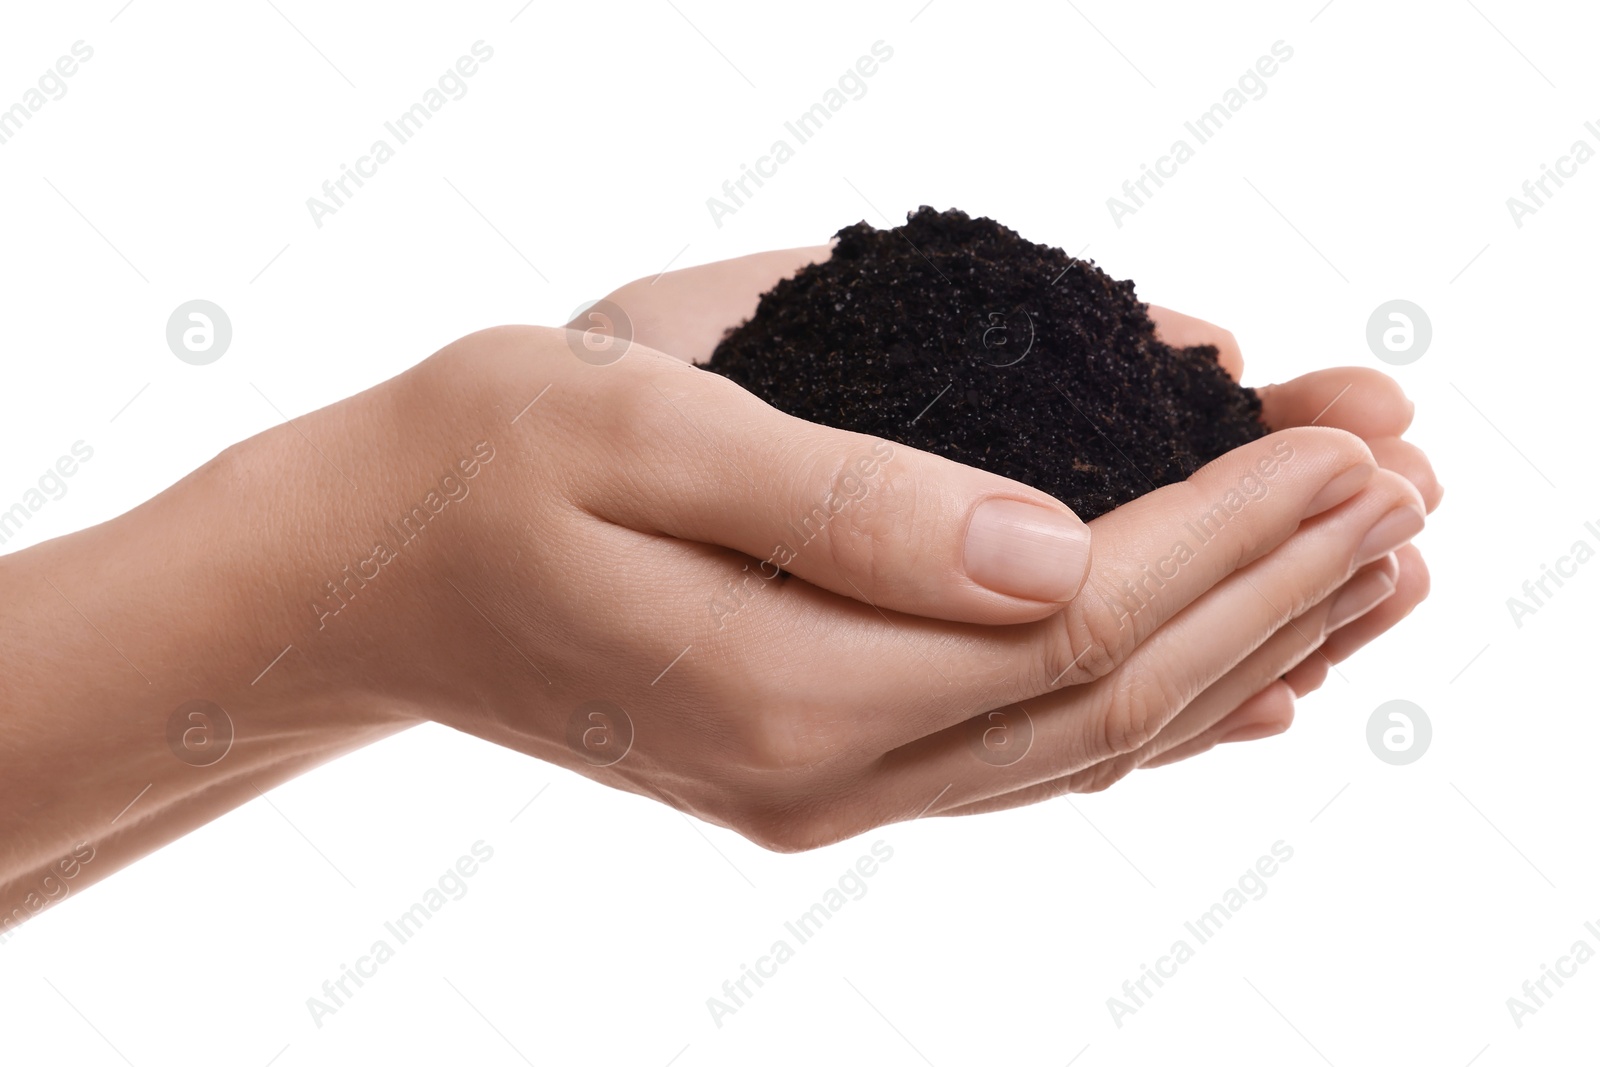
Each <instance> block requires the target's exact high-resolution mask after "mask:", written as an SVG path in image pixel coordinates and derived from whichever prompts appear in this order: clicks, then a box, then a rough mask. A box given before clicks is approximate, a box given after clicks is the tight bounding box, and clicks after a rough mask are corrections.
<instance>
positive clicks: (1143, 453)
mask: <svg viewBox="0 0 1600 1067" xmlns="http://www.w3.org/2000/svg"><path fill="white" fill-rule="evenodd" d="M838 236H839V243H838V245H837V247H835V249H834V252H833V255H832V257H831V258H830V259H829V260H828V261H827V262H825V263H820V264H814V265H812V266H809V267H806V268H805V269H803V270H801V271H800V272H799V273H798V274H796V275H795V276H794V277H793V278H789V279H785V280H783V281H781V282H779V283H778V284H777V285H776V286H774V287H773V288H772V290H771V291H769V292H767V293H766V294H764V295H763V296H762V297H761V304H760V306H759V307H758V308H757V310H756V314H755V316H754V317H753V318H751V319H750V320H749V321H748V322H746V323H744V324H743V325H741V326H739V327H737V328H735V329H733V330H730V331H729V332H728V335H727V336H726V337H725V338H724V339H723V341H722V343H721V344H719V345H718V346H717V349H716V352H715V353H714V354H713V355H712V358H711V362H710V364H709V365H708V368H709V369H710V370H713V371H716V372H717V373H719V374H724V375H726V376H728V377H729V378H731V379H733V380H734V381H736V382H738V383H739V384H740V385H742V386H744V387H745V388H746V389H748V390H750V391H751V392H753V393H755V394H756V395H757V396H759V397H761V398H762V399H764V400H766V401H767V402H768V403H770V404H772V405H773V406H774V407H776V408H778V409H779V410H781V411H785V412H788V413H789V414H791V415H796V416H798V417H800V418H803V419H806V420H808V421H810V422H817V423H823V424H826V425H829V426H835V427H839V428H841V429H848V430H856V431H859V432H861V433H867V434H872V435H874V436H877V437H882V438H886V439H888V440H890V441H895V442H899V443H902V444H906V445H910V446H912V447H914V448H920V449H923V450H924V451H927V452H933V453H936V454H938V455H941V456H946V457H948V458H950V459H953V460H956V461H958V462H961V463H966V464H969V465H971V466H974V467H979V468H982V469H983V470H987V471H991V472H993V473H995V474H1000V475H1004V476H1006V477H1008V478H1014V479H1016V480H1017V481H1020V482H1026V483H1027V484H1029V485H1032V486H1035V487H1036V488H1039V489H1042V490H1044V491H1045V492H1047V493H1050V494H1051V495H1053V496H1055V497H1056V498H1057V499H1059V500H1061V501H1063V502H1064V503H1066V504H1067V505H1068V506H1069V507H1071V508H1072V509H1073V511H1075V512H1077V513H1078V515H1079V516H1080V517H1081V518H1083V519H1085V520H1088V519H1092V518H1094V517H1096V516H1098V515H1101V514H1104V513H1105V512H1107V511H1110V510H1112V509H1113V508H1115V507H1117V506H1118V505H1120V504H1124V503H1126V502H1127V501H1129V500H1132V499H1133V498H1135V497H1137V496H1140V495H1141V494H1143V493H1147V492H1149V491H1150V490H1151V489H1154V488H1155V487H1157V486H1160V485H1166V484H1168V483H1170V482H1177V481H1181V480H1183V479H1184V478H1187V477H1188V476H1189V475H1190V474H1192V473H1194V471H1195V470H1197V469H1198V468H1200V467H1201V466H1203V465H1204V464H1205V463H1207V462H1209V461H1210V460H1212V459H1215V458H1216V457H1217V456H1219V455H1221V454H1222V453H1224V452H1227V451H1228V450H1230V449H1232V448H1236V447H1238V446H1239V445H1242V444H1245V443H1246V442H1249V441H1252V440H1255V439H1256V438H1258V437H1260V436H1262V435H1263V434H1265V433H1266V432H1267V430H1266V427H1265V426H1263V425H1262V423H1261V421H1260V414H1261V402H1260V400H1259V399H1257V397H1256V395H1255V392H1254V391H1253V390H1251V389H1246V388H1242V387H1240V386H1238V385H1236V384H1234V382H1233V380H1232V379H1231V378H1229V377H1228V375H1227V373H1226V372H1224V371H1223V370H1222V368H1221V367H1220V366H1219V365H1218V364H1217V358H1216V357H1217V352H1216V349H1215V348H1212V347H1210V346H1206V347H1203V348H1173V347H1171V346H1169V345H1165V344H1163V343H1161V342H1160V341H1158V340H1156V336H1155V327H1154V325H1153V324H1152V323H1151V321H1150V316H1149V314H1148V313H1147V311H1146V308H1145V305H1144V304H1142V303H1140V302H1139V300H1138V299H1137V298H1136V297H1135V296H1134V292H1133V283H1132V282H1129V281H1121V282H1119V281H1114V280H1113V279H1112V278H1110V277H1109V276H1108V275H1106V274H1105V272H1103V271H1102V270H1100V268H1099V267H1097V266H1095V265H1094V263H1093V261H1091V260H1081V259H1075V258H1073V257H1072V256H1070V255H1068V254H1067V253H1065V252H1063V251H1062V250H1061V249H1059V248H1049V247H1046V246H1044V245H1038V244H1034V243H1032V242H1031V241H1026V240H1024V239H1023V238H1022V237H1020V236H1018V235H1017V234H1016V233H1015V232H1014V231H1012V230H1009V229H1007V228H1006V227H1004V226H1001V225H1000V224H999V223H997V222H994V221H993V220H991V219H986V218H979V219H973V218H969V217H968V216H967V215H965V214H964V213H962V212H960V211H954V210H952V211H945V212H937V211H934V210H933V209H932V208H929V207H924V208H921V209H919V210H917V211H916V212H913V213H912V214H910V215H909V216H908V217H907V221H906V225H904V226H901V227H898V228H896V229H892V230H878V229H874V228H873V227H871V226H869V225H867V224H866V223H865V222H861V223H857V224H855V225H854V226H847V227H846V228H844V229H842V230H840V231H839V234H838Z"/></svg>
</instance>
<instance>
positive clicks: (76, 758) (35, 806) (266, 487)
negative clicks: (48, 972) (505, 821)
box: [0, 395, 415, 929]
mask: <svg viewBox="0 0 1600 1067" xmlns="http://www.w3.org/2000/svg"><path fill="white" fill-rule="evenodd" d="M375 403H377V401H376V400H374V398H373V397H372V396H371V395H364V397H362V398H353V399H352V400H350V401H346V402H344V404H341V405H337V406H336V407H335V408H331V409H325V410H324V411H323V412H317V413H314V414H313V415H310V416H306V417H305V418H303V419H301V420H297V422H298V426H295V427H291V426H284V427H279V428H277V429H275V430H272V431H269V432H268V433H265V434H262V435H260V436H258V437H256V438H253V439H251V440H250V441H247V442H244V443H243V444H241V445H238V446H235V447H234V448H232V449H229V450H228V451H227V452H225V453H224V454H223V455H222V456H220V457H218V458H217V459H216V460H213V461H212V462H210V463H208V464H207V465H205V466H204V467H202V468H201V469H200V470H197V471H196V472H194V473H193V474H191V475H190V476H189V477H187V478H185V479H184V480H183V481H181V482H179V483H178V484H177V485H174V486H173V487H172V488H170V489H168V490H167V491H165V492H163V493H162V494H160V495H159V496H157V497H156V498H154V499H153V500H151V501H149V502H148V503H146V504H144V505H142V506H140V507H138V508H135V509H134V510H133V511H131V512H129V513H127V514H125V515H122V516H119V517H118V518H116V519H114V520H112V521H110V522H107V523H104V524H102V525H100V526H96V527H92V528H90V529H87V530H83V531H80V532H78V533H75V534H71V535H69V536H66V537H62V538H58V539H56V540H53V541H50V542H47V543H44V544H41V545H38V546H36V547H34V548H31V549H28V550H25V551H22V552H18V553H15V554H13V555H10V556H6V557H3V558H0V589H4V591H5V595H4V597H3V598H0V715H3V716H4V718H3V720H0V738H3V743H0V928H4V929H9V928H10V927H11V926H12V925H14V924H15V923H16V922H18V921H20V920H21V919H22V918H25V917H27V916H29V915H31V914H33V913H35V912H36V911H38V910H40V909H41V908H42V907H43V906H45V905H47V904H48V903H50V902H53V901H54V900H55V899H59V898H60V897H62V896H65V895H66V894H67V893H68V892H71V891H74V890H77V889H80V888H82V887H83V886H85V885H87V884H89V883H90V882H92V881H95V880H98V879H99V878H101V877H104V876H105V875H108V874H110V873H112V872H113V871H115V870H116V869H117V868H119V867H122V866H125V865H127V864H128V863H130V862H132V861H133V860H135V859H137V858H138V857H140V856H142V855H144V854H146V853H148V852H151V851H153V850H155V849H156V848H158V847H160V846H161V845H163V844H165V843H167V842H169V841H171V840H174V839H175V838H177V837H180V836H182V835H183V834H185V833H187V832H188V831H190V830H192V829H194V828H196V827H198V826H200V825H202V824H204V823H205V822H207V821H209V820H211V819H214V818H216V817H217V816H219V815H221V814H222V813H224V812H226V811H228V810H229V809H231V808H233V807H236V806H238V805H240V804H242V803H244V802H246V801H249V800H252V799H254V798H255V797H257V796H258V795H259V791H265V790H268V789H270V788H271V787H272V786H274V785H277V784H279V783H281V782H283V781H285V780H287V779H288V778H291V777H293V776H295V775H296V774H299V773H300V772H302V771H304V770H307V769H309V768H310V767H313V766H315V765H317V764H319V763H321V762H324V761H326V760H328V759H330V758H332V757H333V756H336V755H338V754H340V753H342V752H345V751H348V750H350V749H352V748H356V747H359V746H361V745H364V744H366V743H369V742H370V741H372V740H375V739H377V738H379V737H382V736H385V735H387V734H389V733H392V732H394V731H396V730H399V729H402V728H404V726H406V725H408V724H409V723H410V722H412V721H415V720H414V718H413V717H411V716H410V715H409V714H408V712H407V708H406V704H405V701H404V700H403V699H398V698H397V695H396V693H395V692H393V691H386V690H384V689H383V687H382V685H381V679H380V678H377V676H376V675H373V676H372V679H368V678H363V676H362V675H361V674H360V673H358V672H352V671H351V670H349V669H348V665H349V663H350V662H352V660H358V661H359V660H362V659H363V658H364V659H365V660H367V661H368V662H370V661H371V660H372V659H373V656H372V648H371V645H372V644H374V643H376V642H380V641H382V640H383V632H382V627H381V626H375V625H373V621H374V616H375V615H376V614H377V612H376V611H368V612H367V613H366V615H367V618H366V619H365V620H363V621H364V622H365V623H366V625H361V623H360V622H358V621H357V620H355V619H352V618H349V617H346V618H342V619H338V620H337V621H338V622H339V623H342V624H344V625H342V626H337V627H336V626H331V625H328V623H327V619H326V618H325V617H323V618H319V616H318V613H317V611H316V610H315V608H314V604H315V602H316V599H317V596H318V594H319V593H321V594H322V595H323V596H324V597H326V596H327V591H326V582H328V581H337V580H339V579H341V578H342V577H343V575H342V573H341V568H340V563H339V562H336V561H344V560H347V559H349V558H351V550H350V546H351V545H355V546H362V545H364V543H365V542H364V538H365V537H366V530H367V527H368V526H370V525H371V522H372V520H371V519H370V518H369V514H370V513H371V512H373V511H374V510H375V509H381V508H382V507H383V506H384V504H385V503H387V501H386V500H385V496H386V492H387V490H386V486H385V485H384V484H383V481H382V480H381V479H379V478H378V477H376V476H375V475H374V474H372V473H371V471H372V470H373V469H374V468H372V467H371V466H370V465H367V466H364V465H363V463H362V461H361V455H362V453H363V449H364V447H366V446H370V447H374V448H377V449H380V450H381V449H384V448H385V447H387V446H389V445H390V444H392V442H390V441H389V440H387V439H386V438H385V436H384V434H383V433H382V428H383V427H382V420H375V419H372V418H369V417H367V416H369V415H370V414H371V409H372V407H373V405H374V404H375ZM340 409H343V410H342V411H341V410H340ZM302 433H304V434H305V435H306V436H305V437H302V436H301V434H302ZM363 438H364V440H363ZM312 442H315V444H313V443H312ZM319 450H320V453H321V454H320V455H319ZM347 478H349V479H352V480H355V479H359V481H360V483H364V487H363V488H362V489H353V488H352V487H351V485H350V484H349V482H347V481H346V479H347ZM352 588H353V587H352ZM380 596H381V590H380V591H375V592H374V593H373V594H372V595H371V596H369V597H368V598H367V600H368V601H369V602H370V601H373V600H378V599H380ZM330 603H332V604H333V605H335V606H337V604H338V601H337V600H330ZM360 606H361V607H362V608H369V607H372V608H379V606H378V605H374V604H370V603H363V604H361V605H360ZM379 610H381V608H379ZM356 614H359V613H358V612H355V611H352V612H351V615H356ZM192 702H206V703H192ZM218 708H220V709H221V711H220V712H219V711H217V710H216V709H218ZM224 716H225V718H224ZM230 734H231V739H230Z"/></svg>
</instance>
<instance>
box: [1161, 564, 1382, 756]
mask: <svg viewBox="0 0 1600 1067" xmlns="http://www.w3.org/2000/svg"><path fill="white" fill-rule="evenodd" d="M1399 573H1400V565H1399V562H1398V561H1397V559H1396V557H1395V554H1394V553H1393V552H1391V553H1389V555H1387V556H1384V557H1383V558H1382V559H1379V560H1375V561H1374V562H1372V563H1369V564H1367V565H1366V566H1365V567H1362V568H1361V569H1360V570H1358V571H1357V572H1356V573H1355V575H1354V576H1353V577H1352V578H1351V579H1350V580H1349V581H1348V582H1346V583H1345V584H1344V585H1343V586H1341V587H1340V588H1339V591H1338V592H1336V593H1335V594H1334V595H1333V596H1332V597H1331V598H1329V600H1328V601H1325V602H1324V603H1325V604H1326V605H1327V608H1328V610H1327V612H1326V613H1325V615H1324V616H1323V618H1322V620H1321V623H1322V630H1323V631H1324V632H1334V631H1337V630H1338V629H1340V628H1341V627H1343V626H1346V625H1349V624H1350V623H1351V622H1352V620H1356V619H1359V618H1361V617H1363V616H1365V615H1366V614H1368V613H1369V612H1371V611H1372V610H1374V609H1375V608H1376V607H1378V606H1379V605H1380V604H1382V603H1384V602H1385V601H1387V600H1388V599H1389V598H1390V597H1392V596H1393V595H1394V593H1395V589H1396V584H1395V583H1396V579H1397V578H1398V576H1399ZM1311 621H1316V620H1311ZM1295 628H1296V629H1297V630H1300V631H1304V630H1305V629H1306V624H1303V623H1298V622H1297V624H1296V627H1295ZM1282 636H1283V631H1279V633H1278V634H1276V635H1274V640H1277V639H1278V638H1281V637H1282ZM1325 647H1326V644H1325V638H1321V637H1319V644H1318V647H1317V648H1316V649H1315V650H1313V651H1312V653H1311V654H1310V655H1307V656H1298V657H1296V658H1295V662H1293V663H1291V662H1287V661H1279V662H1278V663H1277V664H1276V665H1274V666H1270V667H1269V668H1268V672H1269V675H1270V677H1271V678H1272V682H1273V683H1281V682H1282V676H1283V675H1284V674H1285V673H1286V672H1288V671H1289V670H1290V669H1291V668H1295V667H1296V666H1297V664H1299V665H1303V664H1304V663H1306V662H1309V661H1310V660H1313V659H1319V658H1324V649H1325ZM1261 655H1262V650H1258V651H1257V652H1255V653H1253V654H1252V658H1253V659H1254V658H1258V657H1260V656H1261ZM1324 661H1325V660H1324ZM1248 664H1249V661H1248V660H1247V661H1246V663H1245V664H1241V665H1240V666H1239V667H1235V668H1234V669H1233V671H1231V672H1229V675H1228V676H1227V677H1225V678H1223V679H1222V681H1220V682H1218V683H1217V684H1216V685H1213V686H1212V687H1211V688H1210V689H1208V690H1207V691H1206V692H1205V693H1204V694H1202V695H1201V697H1200V699H1199V700H1196V701H1195V702H1194V703H1193V704H1191V705H1190V706H1189V707H1187V708H1185V709H1184V710H1183V712H1182V713H1181V714H1180V715H1179V716H1178V717H1177V718H1176V719H1174V720H1173V721H1172V723H1171V724H1169V725H1168V727H1167V728H1166V729H1165V730H1163V731H1161V733H1160V734H1159V735H1158V736H1157V738H1156V740H1155V741H1153V742H1152V743H1151V744H1149V745H1146V746H1145V750H1144V751H1143V752H1142V753H1139V754H1138V756H1139V758H1138V761H1137V762H1138V765H1139V766H1140V767H1160V766H1165V765H1166V764H1168V763H1172V762H1175V761H1176V760H1179V759H1186V758H1188V756H1190V755H1196V754H1198V753H1199V752H1202V751H1205V750H1206V749H1209V748H1211V747H1212V746H1213V745H1216V744H1220V743H1222V742H1223V741H1244V740H1250V739H1253V738H1261V737H1270V736H1272V735H1273V734H1277V733H1282V732H1283V731H1284V730H1287V729H1288V728H1289V722H1290V721H1291V720H1292V718H1293V714H1294V699H1293V698H1294V692H1293V690H1292V689H1291V688H1289V687H1288V686H1287V683H1283V685H1284V692H1285V693H1286V694H1287V695H1288V697H1289V701H1288V705H1287V709H1285V707H1284V706H1283V704H1282V703H1281V702H1279V701H1275V700H1272V699H1270V698H1264V697H1263V694H1269V695H1270V693H1271V692H1272V684H1268V685H1267V687H1266V688H1265V689H1258V688H1257V686H1256V685H1254V684H1252V678H1254V677H1255V676H1253V675H1250V674H1249V673H1248V672H1247V671H1246V670H1245V667H1246V666H1247V665H1248ZM1241 690H1246V691H1249V692H1250V693H1251V695H1250V696H1249V697H1248V698H1246V699H1244V700H1243V702H1242V703H1239V704H1238V706H1237V707H1234V706H1233V704H1234V703H1235V702H1237V701H1238V698H1239V692H1240V691H1241ZM1207 703H1209V709H1206V708H1204V707H1202V705H1205V704H1207ZM1197 709H1198V710H1197ZM1284 710H1287V712H1288V717H1287V718H1284V717H1281V715H1280V714H1279V713H1281V712H1283V711H1284ZM1236 735H1237V736H1236ZM1202 737H1204V738H1208V739H1209V740H1207V741H1206V743H1205V744H1203V745H1198V746H1197V745H1196V742H1197V741H1198V740H1199V739H1200V738H1202ZM1174 752H1179V753H1183V754H1182V755H1173V753H1174Z"/></svg>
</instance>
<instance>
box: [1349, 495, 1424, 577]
mask: <svg viewBox="0 0 1600 1067" xmlns="http://www.w3.org/2000/svg"><path fill="white" fill-rule="evenodd" d="M1427 521H1428V520H1427V517H1426V516H1425V515H1423V514H1422V509H1421V508H1418V507H1417V506H1416V505H1415V504H1401V505H1400V506H1399V507H1397V508H1395V509H1394V510H1393V511H1391V512H1389V514H1387V515H1385V516H1384V517H1383V518H1381V519H1379V520H1378V521H1377V522H1376V523H1374V524H1373V527H1372V529H1370V530H1368V531H1367V536H1366V538H1365V539H1364V540H1362V542H1361V546H1360V547H1359V548H1357V549H1356V566H1357V567H1362V566H1365V565H1366V564H1368V563H1371V562H1372V561H1373V560H1375V559H1378V558H1379V557H1380V556H1387V555H1388V554H1389V553H1391V552H1393V551H1394V550H1395V549H1397V548H1399V547H1400V546H1401V545H1403V544H1405V543H1406V542H1407V541H1409V540H1411V539H1412V538H1413V537H1415V536H1417V534H1419V533H1421V532H1422V527H1423V526H1424V525H1426V523H1427Z"/></svg>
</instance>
